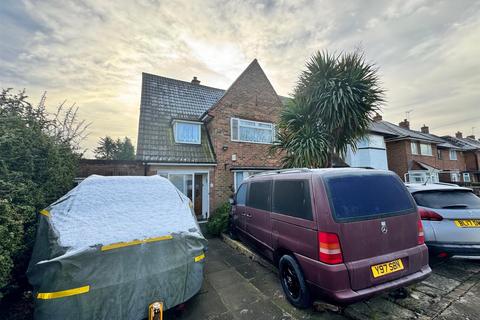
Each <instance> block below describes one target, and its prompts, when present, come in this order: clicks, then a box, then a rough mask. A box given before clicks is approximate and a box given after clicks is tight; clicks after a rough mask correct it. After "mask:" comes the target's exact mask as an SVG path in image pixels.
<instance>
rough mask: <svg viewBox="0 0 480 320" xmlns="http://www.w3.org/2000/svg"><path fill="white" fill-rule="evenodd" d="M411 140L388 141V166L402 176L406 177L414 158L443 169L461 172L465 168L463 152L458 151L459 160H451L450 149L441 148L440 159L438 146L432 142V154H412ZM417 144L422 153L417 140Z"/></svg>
mask: <svg viewBox="0 0 480 320" xmlns="http://www.w3.org/2000/svg"><path fill="white" fill-rule="evenodd" d="M410 142H411V141H409V140H400V141H392V142H387V159H388V168H389V169H390V170H392V171H394V172H395V173H397V174H398V175H399V176H400V178H402V179H404V176H405V173H407V172H408V170H409V167H410V166H411V165H412V161H413V160H415V161H418V162H422V163H424V164H427V165H429V166H432V167H434V168H438V169H441V170H458V171H460V172H462V171H464V170H465V167H466V166H465V158H464V155H463V152H460V151H457V160H450V154H449V150H448V149H440V150H441V153H442V159H438V157H437V146H436V145H433V144H432V155H431V156H426V155H415V154H412V149H411V146H410ZM417 144H418V148H417V149H418V152H419V153H420V143H418V142H417Z"/></svg>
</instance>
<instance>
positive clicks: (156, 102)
mask: <svg viewBox="0 0 480 320" xmlns="http://www.w3.org/2000/svg"><path fill="white" fill-rule="evenodd" d="M142 76H143V77H142V99H141V103H140V121H139V128H138V147H137V159H138V160H143V161H149V162H172V163H215V154H214V152H213V148H212V146H211V144H210V140H209V138H208V134H207V130H206V129H205V127H204V126H203V125H202V130H201V144H199V145H195V144H179V143H175V140H174V136H173V129H172V128H173V126H172V120H173V119H185V120H197V121H198V120H199V117H200V116H201V115H202V114H203V113H204V112H205V111H206V110H207V109H208V108H210V107H211V106H212V105H213V104H215V103H216V102H217V101H218V100H219V99H220V98H221V97H222V96H223V94H224V92H225V90H222V89H217V88H211V87H207V86H203V85H199V84H192V83H190V82H185V81H180V80H175V79H170V78H165V77H161V76H156V75H153V74H148V73H143V74H142Z"/></svg>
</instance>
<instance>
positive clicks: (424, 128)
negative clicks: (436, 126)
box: [420, 124, 430, 133]
mask: <svg viewBox="0 0 480 320" xmlns="http://www.w3.org/2000/svg"><path fill="white" fill-rule="evenodd" d="M420 131H422V133H430V132H429V131H428V127H427V126H426V125H425V124H424V125H423V127H421V128H420Z"/></svg>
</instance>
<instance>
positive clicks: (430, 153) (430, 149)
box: [420, 142, 433, 156]
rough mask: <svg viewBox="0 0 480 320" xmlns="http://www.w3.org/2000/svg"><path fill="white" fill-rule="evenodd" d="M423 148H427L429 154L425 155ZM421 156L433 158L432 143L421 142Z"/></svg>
mask: <svg viewBox="0 0 480 320" xmlns="http://www.w3.org/2000/svg"><path fill="white" fill-rule="evenodd" d="M422 147H426V149H427V150H426V151H427V153H423V149H422ZM420 154H421V155H422V156H433V150H432V145H431V144H430V143H422V142H420Z"/></svg>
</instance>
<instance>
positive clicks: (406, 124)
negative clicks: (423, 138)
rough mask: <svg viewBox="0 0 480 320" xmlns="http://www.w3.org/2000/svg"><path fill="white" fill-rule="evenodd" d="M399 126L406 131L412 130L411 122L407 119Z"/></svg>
mask: <svg viewBox="0 0 480 320" xmlns="http://www.w3.org/2000/svg"><path fill="white" fill-rule="evenodd" d="M398 125H399V126H400V127H402V128H404V129H410V122H409V121H408V120H407V119H404V120H403V121H402V122H400V123H399V124H398Z"/></svg>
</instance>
